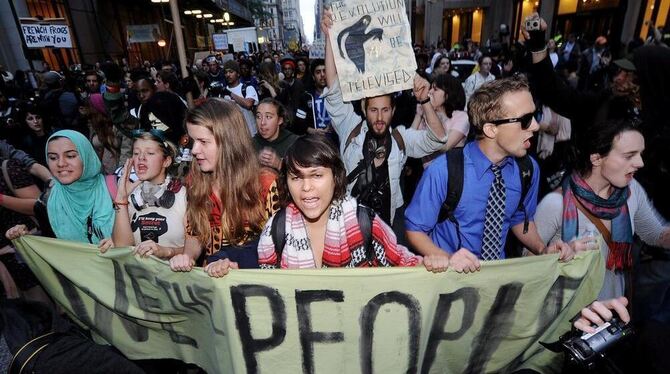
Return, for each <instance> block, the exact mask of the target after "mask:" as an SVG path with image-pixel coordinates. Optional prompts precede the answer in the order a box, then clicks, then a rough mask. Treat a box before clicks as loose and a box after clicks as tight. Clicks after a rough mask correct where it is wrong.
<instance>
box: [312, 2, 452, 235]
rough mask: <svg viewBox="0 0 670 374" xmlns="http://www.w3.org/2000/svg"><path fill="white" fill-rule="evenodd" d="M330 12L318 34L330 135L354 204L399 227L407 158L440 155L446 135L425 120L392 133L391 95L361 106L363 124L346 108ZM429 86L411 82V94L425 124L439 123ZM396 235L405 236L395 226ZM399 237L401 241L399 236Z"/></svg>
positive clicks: (421, 81)
mask: <svg viewBox="0 0 670 374" xmlns="http://www.w3.org/2000/svg"><path fill="white" fill-rule="evenodd" d="M331 14H332V12H331V11H330V10H328V9H326V10H324V14H323V17H322V19H321V28H322V31H323V33H324V35H326V47H325V52H326V59H325V60H326V61H325V65H326V83H327V87H326V88H325V89H324V93H323V95H322V96H321V97H322V98H324V99H325V106H326V110H327V111H328V114H329V115H330V117H331V120H332V122H331V123H332V125H333V129H334V130H335V132H336V133H337V135H338V137H339V140H340V152H341V154H342V159H343V161H344V165H345V167H346V169H347V173H348V176H347V179H348V181H347V182H348V183H349V191H351V194H352V195H353V196H354V197H356V198H357V199H358V202H359V203H360V204H363V205H367V206H369V207H370V208H372V209H374V210H375V211H376V212H377V214H379V216H380V217H381V218H382V219H383V220H384V221H386V222H387V223H389V224H393V222H394V218H395V222H399V223H402V221H403V220H402V216H400V217H396V215H397V213H396V211H397V210H398V209H400V208H401V207H402V205H403V204H404V201H403V196H402V192H401V190H400V176H401V172H402V168H403V166H404V165H405V162H406V161H407V157H416V158H419V157H423V156H426V155H429V154H431V153H433V152H435V151H437V150H439V149H440V147H442V146H443V145H444V143H446V141H447V135H446V133H445V131H444V128H443V127H442V126H441V124H440V121H439V120H434V121H432V120H427V121H426V122H427V123H428V124H431V123H433V124H437V125H435V126H430V125H429V128H428V130H414V129H408V128H405V127H404V126H398V127H397V128H395V129H393V130H391V128H390V125H391V119H392V118H393V113H394V110H395V106H394V102H393V98H392V96H391V95H390V94H386V95H381V96H375V97H368V98H364V99H363V100H362V107H363V112H364V113H365V118H361V117H360V116H359V115H358V114H356V113H355V112H354V107H353V105H352V104H351V103H349V102H346V103H345V102H343V101H342V91H341V89H340V83H339V80H338V77H337V70H336V68H335V60H334V57H333V50H332V41H331V40H330V36H329V29H330V26H331V25H332V21H331V18H330V17H331ZM428 89H429V84H428V81H426V80H425V79H423V78H421V77H419V76H418V75H417V76H415V78H414V93H415V96H416V99H417V101H418V102H419V103H420V104H421V106H422V108H423V110H424V113H425V115H426V118H427V119H429V117H430V116H435V118H436V117H437V114H435V110H434V109H433V107H432V105H431V104H430V98H429V97H428ZM394 231H395V232H396V235H398V234H402V232H403V231H404V230H403V229H402V228H401V227H398V226H397V225H394ZM399 236H400V235H399Z"/></svg>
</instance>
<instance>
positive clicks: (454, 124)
mask: <svg viewBox="0 0 670 374" xmlns="http://www.w3.org/2000/svg"><path fill="white" fill-rule="evenodd" d="M448 121H449V122H448V126H447V127H445V129H444V130H445V131H450V130H453V131H458V132H460V133H462V134H463V135H465V136H468V132H470V120H469V119H468V114H467V113H466V112H463V111H460V110H455V111H453V113H452V115H451V118H449V119H448Z"/></svg>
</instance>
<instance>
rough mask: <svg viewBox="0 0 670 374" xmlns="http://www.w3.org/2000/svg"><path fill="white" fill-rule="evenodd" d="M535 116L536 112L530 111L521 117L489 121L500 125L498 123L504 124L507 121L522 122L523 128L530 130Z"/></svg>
mask: <svg viewBox="0 0 670 374" xmlns="http://www.w3.org/2000/svg"><path fill="white" fill-rule="evenodd" d="M534 116H535V113H528V114H524V115H523V116H521V117H517V118H505V119H496V120H492V121H488V123H491V124H494V125H496V126H498V125H504V124H507V123H516V122H519V123H520V124H521V128H522V129H523V130H528V128H529V127H530V125H531V123H533V118H534Z"/></svg>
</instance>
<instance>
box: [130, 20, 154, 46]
mask: <svg viewBox="0 0 670 374" xmlns="http://www.w3.org/2000/svg"><path fill="white" fill-rule="evenodd" d="M126 33H127V37H128V43H150V42H157V41H158V39H159V38H160V35H161V31H160V28H159V27H158V25H157V24H155V23H154V24H149V25H127V26H126Z"/></svg>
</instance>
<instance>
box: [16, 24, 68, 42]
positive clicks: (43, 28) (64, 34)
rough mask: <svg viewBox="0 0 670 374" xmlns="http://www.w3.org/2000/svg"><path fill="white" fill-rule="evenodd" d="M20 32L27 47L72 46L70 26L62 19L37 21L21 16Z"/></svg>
mask: <svg viewBox="0 0 670 374" xmlns="http://www.w3.org/2000/svg"><path fill="white" fill-rule="evenodd" d="M20 21H21V33H22V34H23V40H25V42H26V47H28V48H45V47H53V48H72V39H71V37H70V28H69V27H68V25H67V24H65V21H64V20H62V19H54V20H53V21H49V20H45V21H37V20H34V19H32V18H22V19H21V20H20Z"/></svg>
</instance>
